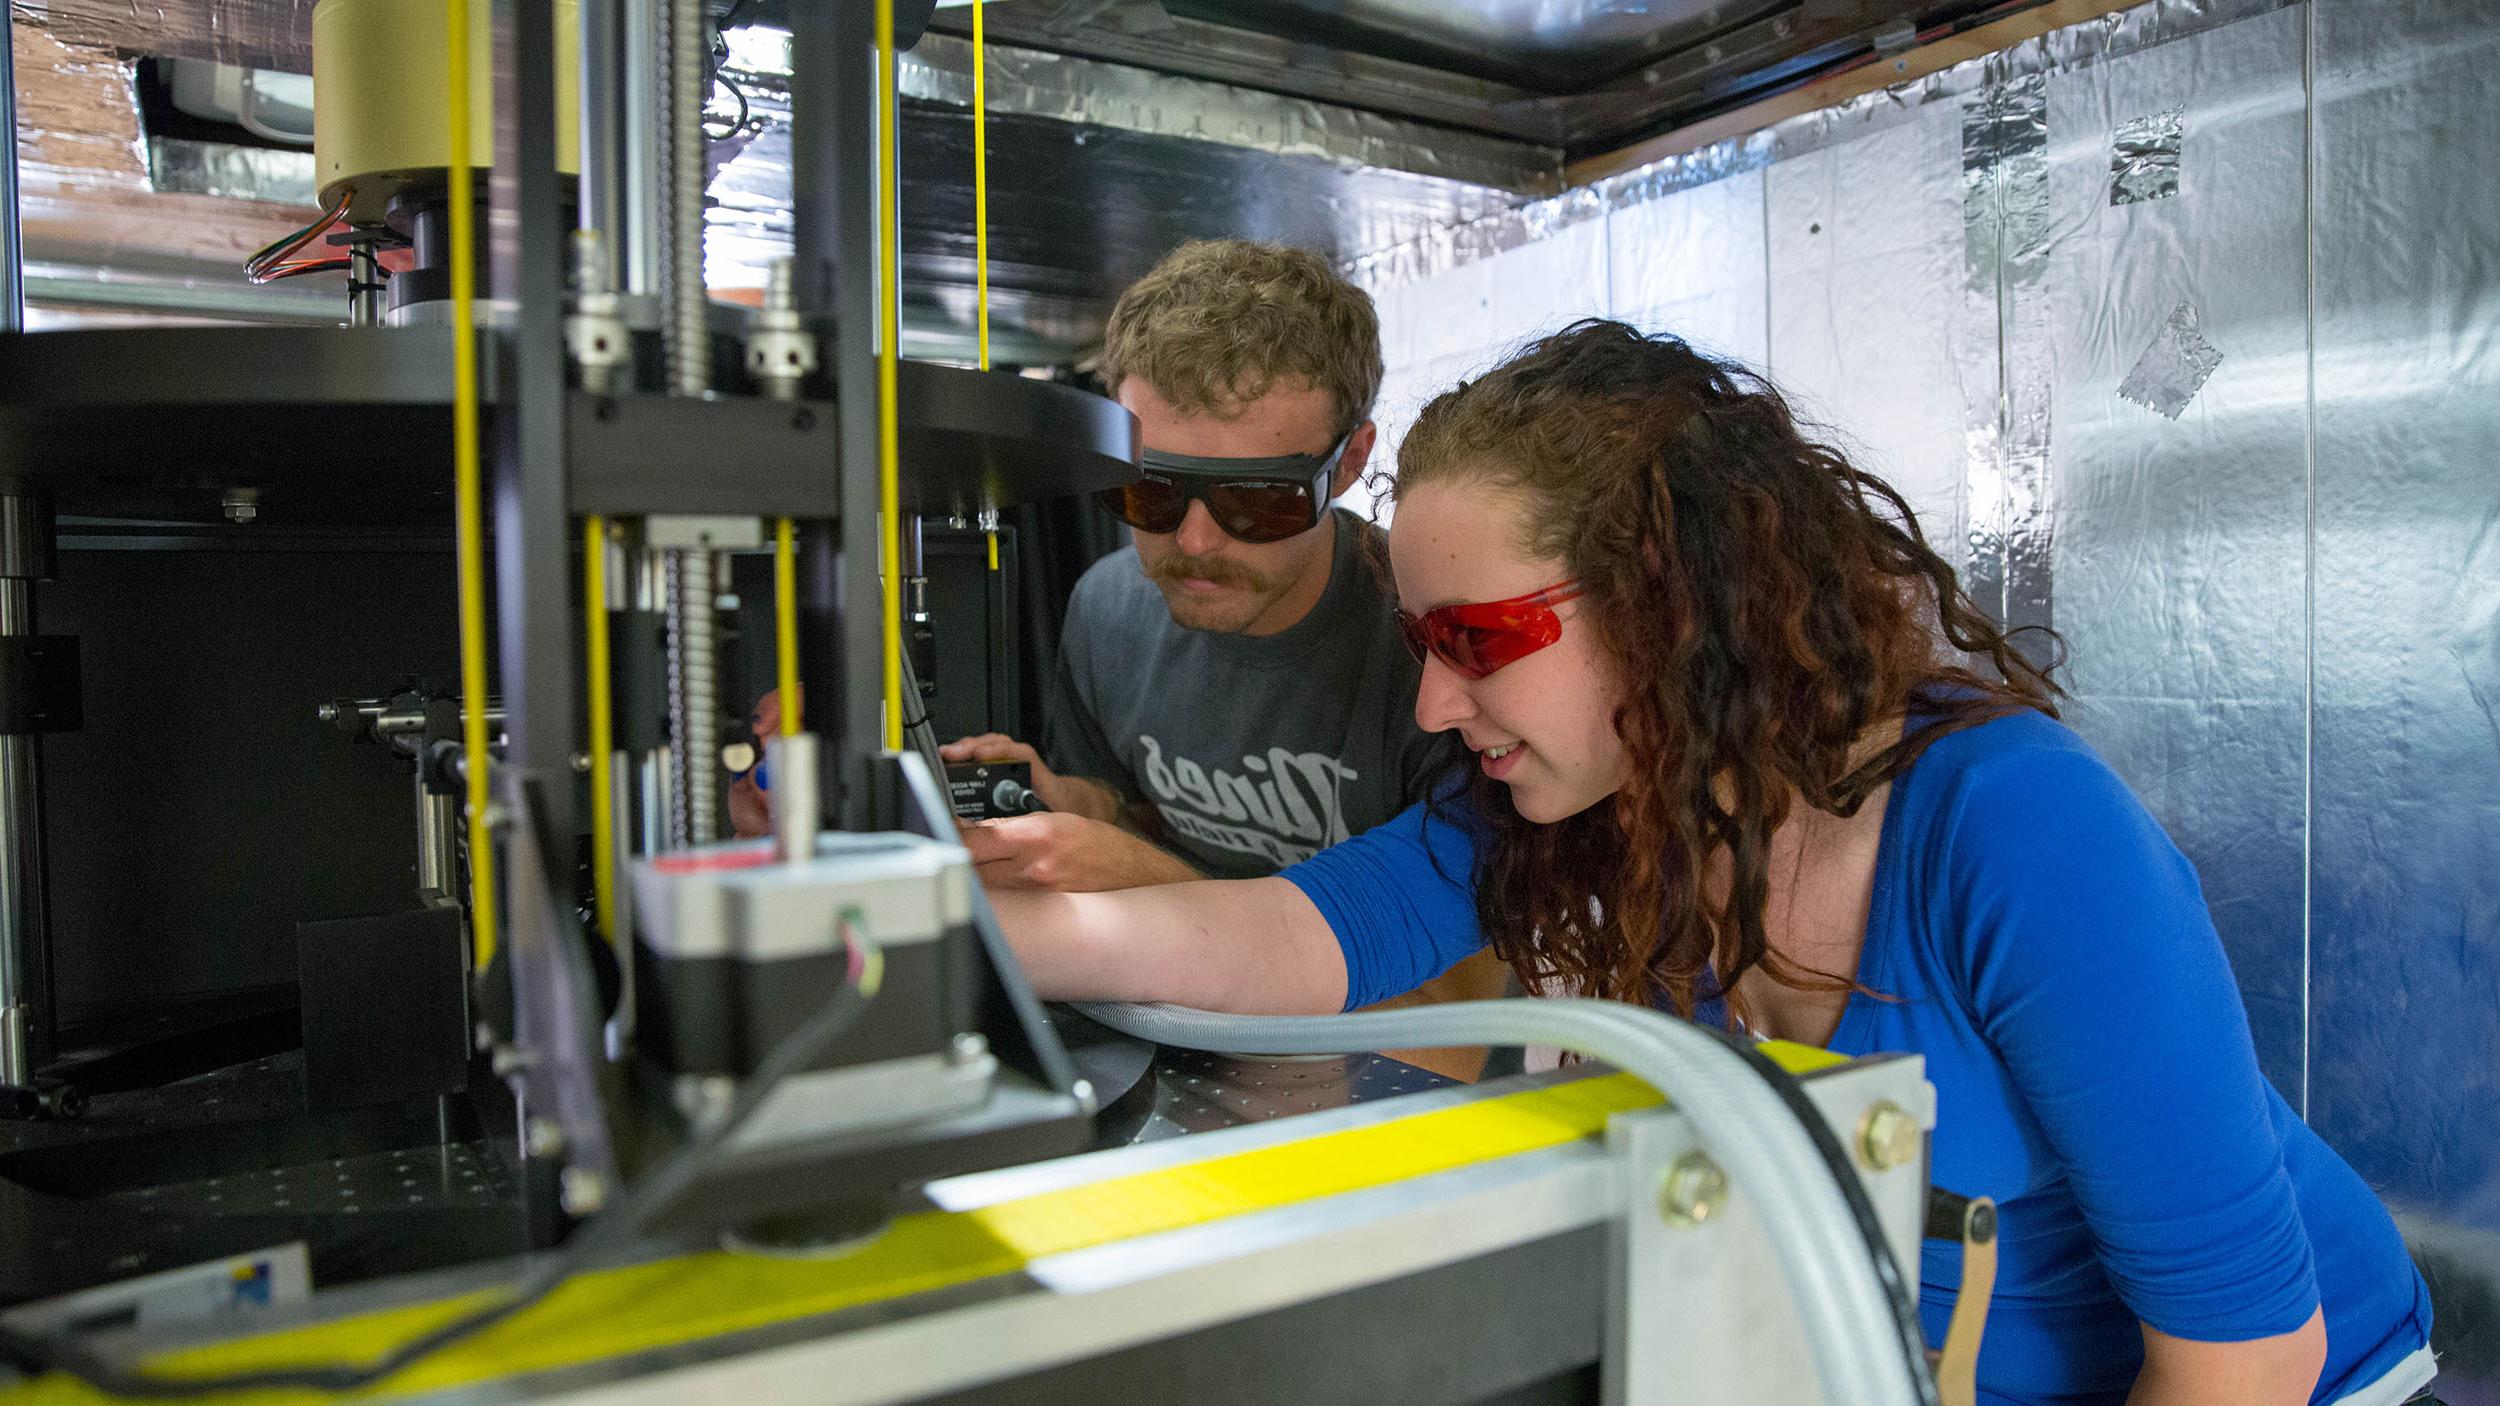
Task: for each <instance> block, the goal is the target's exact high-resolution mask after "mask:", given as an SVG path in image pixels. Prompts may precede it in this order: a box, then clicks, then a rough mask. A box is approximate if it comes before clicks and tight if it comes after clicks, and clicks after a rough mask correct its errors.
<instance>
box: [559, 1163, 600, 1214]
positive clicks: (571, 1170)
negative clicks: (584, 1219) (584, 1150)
mask: <svg viewBox="0 0 2500 1406" xmlns="http://www.w3.org/2000/svg"><path fill="white" fill-rule="evenodd" d="M556 1185H557V1190H558V1193H559V1199H560V1200H561V1201H562V1202H563V1205H564V1213H565V1214H566V1215H568V1216H574V1217H580V1216H588V1215H596V1214H598V1211H599V1208H600V1207H601V1206H604V1205H606V1204H607V1203H608V1180H607V1178H606V1177H603V1176H601V1175H599V1174H598V1173H597V1172H594V1171H592V1170H591V1169H590V1168H588V1167H567V1168H565V1169H564V1175H563V1176H562V1177H560V1178H558V1179H557V1183H556Z"/></svg>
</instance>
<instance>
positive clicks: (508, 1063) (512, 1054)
mask: <svg viewBox="0 0 2500 1406" xmlns="http://www.w3.org/2000/svg"><path fill="white" fill-rule="evenodd" d="M536 1062H537V1061H536V1060H534V1059H533V1058H531V1056H530V1055H529V1053H528V1052H527V1051H524V1050H517V1049H514V1048H513V1047H512V1046H510V1045H497V1046H496V1047H495V1054H494V1059H493V1060H492V1066H493V1068H494V1071H495V1077H496V1078H498V1079H509V1078H511V1077H512V1076H513V1075H515V1074H518V1073H520V1072H521V1071H522V1070H524V1069H527V1068H529V1067H530V1066H531V1065H532V1064H534V1063H536Z"/></svg>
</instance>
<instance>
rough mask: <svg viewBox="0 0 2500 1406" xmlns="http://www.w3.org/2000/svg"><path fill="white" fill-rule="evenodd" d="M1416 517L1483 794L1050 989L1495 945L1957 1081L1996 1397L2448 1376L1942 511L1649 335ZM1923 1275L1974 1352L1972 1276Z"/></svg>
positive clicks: (1529, 356)
mask: <svg viewBox="0 0 2500 1406" xmlns="http://www.w3.org/2000/svg"><path fill="white" fill-rule="evenodd" d="M1396 493H1397V505H1398V510H1397V514H1396V518H1395V521H1394V522H1393V524H1392V526H1391V529H1390V555H1391V558H1392V561H1393V564H1394V565H1395V567H1396V574H1397V584H1398V594H1399V598H1400V600H1401V602H1402V603H1403V605H1404V610H1403V611H1402V612H1401V623H1402V624H1403V626H1404V628H1405V632H1406V637H1407V640H1408V643H1409V645H1410V646H1411V647H1413V648H1415V649H1416V650H1418V651H1419V653H1421V654H1423V655H1424V656H1425V657H1426V662H1425V665H1424V673H1423V680H1422V683H1421V686H1420V691H1419V694H1418V696H1417V699H1416V704H1415V710H1416V719H1417V721H1418V722H1419V723H1420V724H1421V725H1422V726H1423V727H1425V728H1426V729H1438V730H1450V731H1455V732H1457V733H1458V734H1459V736H1460V737H1461V738H1462V739H1463V740H1464V741H1465V742H1466V743H1467V746H1468V747H1469V749H1470V750H1471V751H1472V753H1473V764H1472V766H1471V768H1470V769H1469V771H1468V773H1467V774H1465V775H1464V776H1463V777H1458V778H1453V780H1452V782H1451V784H1450V785H1448V786H1447V787H1445V788H1444V789H1443V791H1442V792H1441V793H1440V798H1439V799H1438V800H1437V801H1436V802H1434V803H1433V804H1430V805H1426V806H1418V807H1416V808H1415V809H1414V810H1413V811H1410V812H1409V813H1407V814H1406V815H1405V816H1403V817H1400V818H1399V819H1397V820H1395V821H1392V822H1390V823H1389V824H1387V825H1384V826H1381V827H1378V828H1376V829H1374V830H1372V831H1370V832H1368V833H1366V834H1363V835H1360V836H1358V837H1356V838H1355V839H1353V840H1352V841H1349V842H1347V843H1345V844H1341V845H1338V846H1336V847H1334V848H1332V849H1329V850H1325V851H1323V852H1321V853H1320V854H1319V855H1318V856H1316V857H1314V858H1312V859H1310V860H1307V861H1305V862H1304V863H1302V864H1299V865H1296V866H1294V867H1292V868H1290V869H1287V870H1286V871H1284V873H1282V874H1281V875H1279V876H1278V877H1275V878H1272V879H1259V880H1251V881H1245V882H1237V883H1211V884H1187V885H1178V886H1173V887H1167V888H1159V889H1152V890H1131V891H1127V892H1122V893H1103V894H1054V895H1031V894H1000V895H997V897H998V899H999V906H1000V911H1001V914H1002V916H1003V917H1004V919H1005V920H1006V923H1007V928H1008V935H1009V937H1010V938H1011V939H1012V940H1013V941H1014V943H1015V945H1016V947H1017V950H1018V952H1019V953H1020V955H1021V956H1022V957H1023V959H1024V961H1025V964H1026V966H1027V968H1028V970H1029V971H1030V973H1031V974H1032V977H1033V980H1034V983H1035V985H1036V986H1037V987H1039V988H1040V989H1041V991H1042V993H1043V994H1044V995H1048V996H1053V997H1063V998H1101V999H1120V1000H1162V1001H1174V1002H1178V1003H1180V1004H1183V1005H1189V1006H1198V1007H1205V1008H1210V1009H1215V1010H1227V1011H1239V1012H1250V1013H1311V1012H1321V1011H1336V1010H1341V1009H1346V1008H1350V1007H1354V1006H1361V1005H1368V1004H1370V1003H1373V1002H1376V1001H1379V1000H1381V999H1384V998H1386V997H1388V996H1391V995H1394V994H1396V993H1398V992H1400V991H1403V990H1407V989H1409V988H1411V987H1413V986H1415V985H1416V984H1418V983H1420V982H1422V981H1424V980H1426V979H1428V978H1430V977H1432V976H1433V975H1435V974H1436V973H1438V972H1440V971H1442V970H1443V969H1444V968H1446V967H1447V966H1449V965H1450V964H1451V963H1452V962H1455V961H1457V960H1458V959H1459V958H1460V957H1462V956H1464V955H1466V954H1467V953H1468V952H1470V951H1472V950H1475V949H1476V948H1478V947H1480V946H1483V945H1486V944H1489V945H1490V946H1491V947H1492V948H1493V950H1494V951H1495V952H1496V953H1498V954H1500V955H1501V956H1502V957H1503V958H1504V959H1506V960H1507V961H1508V962H1509V963H1510V964H1511V966H1512V967H1513V968H1514V969H1515V970H1516V971H1517V972H1518V974H1519V976H1520V977H1521V978H1522V980H1523V981H1524V982H1525V983H1526V984H1527V985H1528V986H1529V988H1530V989H1532V990H1542V991H1549V992H1565V993H1569V994H1574V995H1589V996H1602V997H1611V998H1614V999H1617V1000H1624V1001H1632V1002H1639V1003H1642V1004H1647V1005H1653V1006H1656V1007H1660V1008H1662V1009H1665V1010H1668V1011H1672V1012H1674V1013H1675V1014H1678V1015H1682V1016H1687V1017H1690V1018H1694V1019H1698V1020H1703V1021H1707V1022H1711V1023H1715V1024H1720V1025H1723V1026H1726V1027H1728V1028H1731V1029H1740V1030H1744V1031H1749V1032H1751V1033H1754V1034H1757V1035H1762V1036H1766V1037H1767V1036H1777V1037H1781V1038H1785V1039H1790V1040H1799V1041H1804V1042H1807V1043H1812V1044H1817V1045H1824V1046H1828V1047H1829V1048H1831V1049H1834V1050H1837V1051H1840V1052H1843V1053H1847V1054H1852V1055H1858V1054H1870V1053H1874V1052H1877V1051H1915V1052H1917V1053H1920V1054H1922V1055H1924V1056H1925V1058H1926V1067H1927V1073H1928V1077H1929V1078H1930V1080H1931V1081H1933V1082H1934V1084H1935V1085H1936V1090H1937V1100H1938V1114H1937V1125H1936V1133H1935V1140H1934V1146H1933V1162H1932V1166H1933V1176H1934V1179H1935V1181H1936V1183H1937V1184H1938V1185H1941V1186H1946V1187H1950V1188H1952V1189H1954V1190H1956V1191H1959V1192H1962V1193H1964V1194H1969V1195H1980V1194H1985V1195H1989V1196H1992V1197H1994V1198H1996V1200H1997V1203H1998V1207H1999V1224H2000V1235H1999V1246H2000V1251H1999V1268H1998V1272H1997V1284H1996V1294H1995V1307H1994V1310H1993V1312H1992V1314H1991V1321H1990V1323H1989V1325H1988V1335H1987V1343H1986V1348H1985V1350H1984V1351H1983V1353H1982V1355H1981V1358H1980V1362H1979V1384H1980V1389H1981V1398H1982V1400H1984V1401H1989V1402H1999V1403H2003V1402H2050V1401H2054V1402H2058V1403H2081V1402H2107V1403H2118V1402H2121V1401H2125V1402H2129V1403H2134V1406H2159V1404H2160V1403H2190V1402H2193V1403H2196V1406H2235V1404H2236V1403H2249V1404H2250V1406H2254V1404H2255V1403H2267V1406H2274V1404H2275V1403H2285V1404H2286V1406H2288V1404H2289V1403H2302V1402H2311V1401H2320V1402H2323V1401H2346V1402H2355V1403H2379V1402H2388V1403H2393V1402H2398V1401H2402V1400H2405V1399H2407V1398H2408V1396H2410V1394H2411V1393H2413V1392H2414V1391H2416V1390H2418V1389H2419V1388H2421V1387H2422V1386H2424V1385H2425V1384H2426V1383H2427V1382H2428V1381H2429V1379H2430V1377H2431V1375H2432V1372H2433V1368H2432V1364H2431V1359H2430V1354H2429V1350H2428V1347H2427V1343H2428V1334H2429V1327H2430V1306H2429V1301H2428V1295H2427V1293H2426V1292H2425V1290H2424V1288H2423V1284H2422V1281H2421V1278H2420V1276H2419V1275H2418V1274H2416V1273H2415V1272H2414V1269H2413V1267H2412V1265H2411V1263H2410V1262H2409V1261H2408V1259H2407V1257H2406V1254H2405V1250H2404V1246H2403V1243H2402V1241H2401V1240H2400V1238H2399V1237H2398V1235H2397V1232H2396V1229H2395V1227H2394V1225H2393V1224H2392V1222H2391V1221H2390V1220H2389V1218H2388V1216H2387V1213H2386V1212H2385V1210H2384V1209H2382V1208H2381V1207H2380V1205H2379V1204H2378V1202H2377V1200H2376V1199H2375V1198H2374V1197H2373V1196H2372V1195H2371V1193H2370V1191H2369V1190H2368V1188H2367V1187H2365V1186H2364V1185H2363V1184H2362V1182H2361V1181H2360V1179H2359V1178H2358V1177H2357V1176H2355V1175H2354V1173H2353V1172H2352V1171H2351V1169H2350V1168H2348V1167H2346V1166H2345V1165H2344V1163H2343V1162H2342V1161H2340V1160H2339V1159H2338V1158H2337V1157H2336V1155H2335V1154H2334V1153H2333V1152H2331V1151H2329V1150H2328V1149H2327V1147H2326V1145H2325V1144H2324V1143H2323V1142H2321V1141H2320V1140H2319V1139H2318V1137H2317V1135H2316V1134H2314V1133H2313V1132H2311V1131H2310V1130H2309V1128H2308V1127H2307V1126H2306V1125H2304V1124H2303V1123H2301V1122H2300V1120H2299V1119H2298V1118H2297V1117H2295V1116H2294V1115H2293V1114H2292V1113H2291V1111H2290V1110H2289V1108H2287V1107H2286V1106H2285V1104H2284V1102H2283V1100H2282V1098H2281V1097H2280V1096H2279V1095H2278V1094H2277V1093H2276V1092H2275V1091H2274V1089H2273V1088H2272V1087H2271V1086H2269V1085H2268V1084H2267V1083H2266V1081H2265V1079H2264V1078H2263V1077H2262V1076H2261V1075H2260V1074H2259V1072H2258V1069H2257V1063H2256V1058H2255V1054H2254V1052H2253V1049H2252V1046H2251V1043H2250V1039H2249V1033H2248V1023H2247V1017H2246V1015H2245V1013H2244V1011H2243V1010H2242V1008H2241V1004H2240V997H2239V992H2238V989H2237V987H2236V985H2235V983H2234V982H2233V979H2232V976H2231V972H2230V969H2229V966H2228V964H2227V963H2226V962H2225V960H2224V957H2223V952H2222V947H2221V943H2220V941H2219V939H2218V938H2217V937H2216V936H2215V933H2214V929H2213V925H2212V922H2211V919H2210V918H2209V916H2208V914H2207V912H2206V909H2205V905H2204V900H2203V897H2202V894H2201V893H2200V891H2199V889H2198V886H2197V881H2196V876H2195V873H2194V871H2193V870H2192V869H2191V868H2190V867H2189V865H2188V863H2187V861H2186V860H2185V859H2184V858H2183V857H2182V856H2181V855H2180V853H2179V851H2178V850H2177V848H2176V847H2174V846H2173V845H2172V844H2171V842H2170V840H2169V839H2168V837H2167V836H2165V835H2164V834H2163V833H2162V830H2161V828H2160V826H2159V825H2158V824H2157V823H2155V821H2154V820H2153V819H2152V817H2151V816H2150V815H2149V814H2148V813H2147V812H2146V811H2145V809H2144V808H2143V806H2142V805H2141V804H2139V803H2138V802H2137V800H2136V799H2135V797H2134V796H2133V795H2132V794H2131V793H2130V792H2129V791H2128V790H2127V788H2126V785H2125V784H2124V783H2123V782H2121V781H2120V780H2119V779H2118V778H2117V776H2116V775H2115V774H2113V773H2112V772H2111V771H2110V769H2109V768H2108V766H2107V765H2106V764H2104V763H2103V762H2102V761H2101V759H2100V757H2099V756H2098V755H2097V754H2095V753H2094V752H2093V751H2092V749H2091V748H2090V747H2089V746H2087V745H2086V744H2085V743H2084V742H2083V741H2082V740H2081V739H2080V738H2078V737H2077V736H2076V735H2075V734H2074V733H2072V732H2070V731H2068V730H2067V729H2066V728H2065V727H2064V726H2063V725H2061V724H2060V723H2059V722H2058V720H2057V712H2056V706H2055V704H2056V699H2057V698H2058V696H2059V691H2058V689H2057V687H2056V685H2055V684H2054V683H2052V682H2051V681H2050V679H2049V677H2048V674H2047V672H2046V671H2045V670H2044V669H2043V668H2041V667H2038V666H2035V664H2034V663H2033V662H2031V660H2030V658H2029V657H2027V656H2026V655H2025V654H2024V653H2023V652H2022V651H2020V650H2018V649H2017V648H2016V647H2015V645H2014V643H2012V642H2011V641H2009V639H2008V637H2007V635H2006V633H2005V632H2004V631H2002V630H2001V629H1999V628H1998V627H1997V625H1996V624H1995V623H1993V622H1992V621H1991V620H1990V619H1989V618H1988V617H1987V616H1986V615H1985V614H1983V613H1982V612H1981V611H1980V610H1979V609H1978V608H1977V606H1976V605H1974V604H1973V603H1972V601H1971V600H1970V598H1969V597H1968V596H1967V595H1966V594H1964V592H1963V590H1962V588H1961V586H1960V584H1959V582H1958V581H1957V580H1956V578H1955V575H1954V572H1953V569H1952V567H1951V566H1949V565H1948V564H1946V562H1945V561H1944V560H1943V559H1942V558H1941V557H1939V556H1938V555H1937V553H1936V552H1935V551H1934V550H1933V549H1931V548H1930V547H1929V546H1928V544H1927V542H1926V540H1925V539H1924V538H1923V536H1922V535H1921V534H1920V531H1919V528H1918V524H1917V520H1916V518H1915V517H1914V515H1913V514H1912V513H1911V511H1910V510H1909V508H1908V506H1907V505H1906V504H1905V503H1904V502H1903V501H1902V499H1901V498H1900V496H1899V495H1898V494H1897V493H1895V492H1894V491H1893V490H1892V489H1891V488H1890V487H1888V486H1887V485H1885V484H1884V483H1883V482H1882V481H1881V480H1879V479H1877V478H1876V477H1875V476H1873V475H1872V474H1869V473H1866V472H1865V471H1863V470H1861V469H1859V468H1857V467H1855V466H1853V465H1851V464H1850V463H1849V462H1848V461H1847V459H1846V458H1845V457H1844V456H1843V455H1842V454H1841V453H1839V452H1838V451H1837V450H1835V449H1833V448H1831V447H1830V446H1829V445H1827V444H1825V443H1822V442H1820V441H1818V440H1817V439H1815V438H1813V437H1812V436H1810V435H1809V434H1808V433H1806V432H1805V431H1803V430H1801V429H1800V428H1799V426H1798V425H1797V423H1796V422H1795V420H1794V419H1793V418H1792V416H1791V415H1790V413H1789V410H1788V407H1787V405H1786V403H1785V402H1784V401H1783V400H1782V398H1781V397H1780V395H1779V394H1778V392H1777V391H1775V390H1774V389H1772V388H1771V387H1770V386H1768V385H1767V384H1765V383H1763V382H1762V381H1761V380H1760V379H1758V378H1757V377H1755V376H1753V375H1752V374H1751V373H1749V372H1747V371H1745V370H1743V369H1742V368H1740V367H1737V366H1734V365H1730V364H1728V363H1725V362H1719V361H1714V360H1712V359H1710V358H1708V357H1705V356H1702V355H1700V354H1698V353H1696V352H1694V351H1693V350H1692V349H1690V348H1689V347H1687V346H1686V345H1685V344H1683V343H1682V342H1679V341H1676V340H1675V339H1673V338H1669V337H1644V336H1642V335H1640V334H1639V333H1637V332H1635V331H1633V330H1632V329H1630V328H1627V327H1624V326H1622V325H1620V324H1615V323H1603V322H1598V323H1583V324H1580V325H1578V326H1575V327H1573V328H1571V329H1569V330H1566V331H1564V332H1561V333H1558V334H1556V335H1554V336H1552V337H1549V338H1546V339H1545V340H1543V341H1541V342H1539V343H1537V344H1535V345H1533V346H1531V347H1529V348H1528V349H1527V350H1525V351H1524V352H1523V353H1522V354H1520V355H1519V356H1517V357H1516V358H1514V359H1513V360H1511V361H1510V362H1509V363H1507V364H1506V365H1504V366H1502V367H1500V368H1499V369H1497V370H1496V371H1494V372H1493V373H1492V374H1490V375H1488V376H1486V377H1485V378H1483V379H1482V380H1479V381H1475V382H1473V383H1471V384H1467V385H1463V386H1461V387H1459V388H1458V389H1456V390H1454V391H1451V392H1449V393H1448V394H1446V395H1443V396H1442V397H1440V398H1439V399H1437V400H1435V401H1434V402H1433V403H1432V404H1431V405H1430V406H1429V407H1427V408H1426V409H1425V411H1424V412H1423V414H1422V416H1421V417H1420V418H1419V420H1418V421H1417V423H1416V425H1415V427H1414V428H1413V430H1411V431H1410V432H1409V433H1408V435H1407V437H1406V439H1405V442H1404V444H1403V445H1402V446H1401V448H1400V451H1399V477H1398V482H1397V485H1396ZM2043 647H2044V648H2057V647H2059V646H2057V643H2056V641H2055V640H2054V637H2050V636H2046V635H2045V633H2044V635H2043ZM1251 933H1256V934H1258V935H1259V940H1258V941H1249V940H1245V935H1247V934H1251ZM1922 1270H1923V1272H1922V1274H1921V1276H1920V1277H1921V1280H1922V1284H1923V1288H1924V1291H1925V1292H1924V1294H1923V1304H1922V1308H1923V1311H1924V1314H1925V1317H1926V1324H1927V1330H1928V1333H1929V1336H1930V1341H1931V1343H1932V1342H1934V1341H1936V1340H1938V1339H1940V1337H1941V1335H1942V1332H1943V1328H1944V1315H1945V1312H1946V1311H1947V1309H1948V1308H1949V1306H1950V1303H1951V1300H1952V1295H1953V1292H1954V1290H1955V1289H1956V1287H1957V1286H1958V1284H1959V1279H1960V1263H1959V1258H1958V1249H1957V1248H1956V1247H1952V1246H1944V1245H1938V1244H1936V1243H1934V1242H1931V1243H1930V1246H1929V1248H1928V1250H1927V1252H1926V1258H1925V1263H1924V1265H1923V1266H1922Z"/></svg>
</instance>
